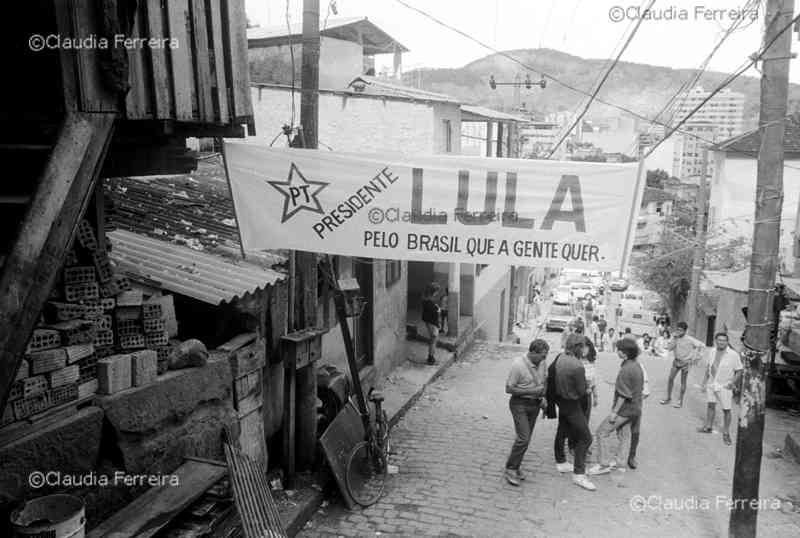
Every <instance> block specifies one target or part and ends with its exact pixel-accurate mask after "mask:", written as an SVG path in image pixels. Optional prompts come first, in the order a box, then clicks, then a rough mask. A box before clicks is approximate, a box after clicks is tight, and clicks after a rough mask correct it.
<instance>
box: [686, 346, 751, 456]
mask: <svg viewBox="0 0 800 538" xmlns="http://www.w3.org/2000/svg"><path fill="white" fill-rule="evenodd" d="M714 344H715V348H714V349H713V350H711V352H710V353H709V354H708V361H707V363H706V373H705V375H704V376H703V384H702V385H701V390H702V391H703V392H705V393H706V401H707V402H708V408H707V410H706V422H705V424H703V426H702V427H701V428H700V429H698V430H697V431H699V432H700V433H711V431H712V426H713V425H714V415H715V414H716V405H717V402H719V405H720V406H721V407H722V414H723V421H724V422H723V426H722V428H723V429H722V440H723V441H724V443H725V444H726V445H729V446H730V444H731V431H730V428H731V405H732V402H733V389H734V387H738V386H739V383H740V381H741V377H742V372H743V368H744V367H743V365H742V359H741V358H740V357H739V354H738V353H737V352H736V351H735V350H734V349H733V348H731V347H730V346H729V345H728V335H727V334H726V333H724V332H719V333H717V334H716V335H714Z"/></svg>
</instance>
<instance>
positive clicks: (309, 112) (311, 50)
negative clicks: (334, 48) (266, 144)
mask: <svg viewBox="0 0 800 538" xmlns="http://www.w3.org/2000/svg"><path fill="white" fill-rule="evenodd" d="M302 43H303V49H302V72H301V79H300V85H301V88H302V95H301V99H300V124H301V126H302V129H303V131H302V132H303V135H304V137H303V139H304V143H305V147H306V148H308V149H317V146H318V132H319V130H318V125H319V50H320V38H319V0H304V1H303V40H302ZM294 276H295V278H296V280H297V284H298V286H297V289H296V290H295V293H298V294H300V301H299V304H300V306H301V309H300V311H299V312H295V325H296V328H297V329H299V328H309V327H315V326H316V325H317V255H316V254H315V253H313V252H297V263H296V265H295V273H294ZM296 381H297V402H296V404H297V440H296V447H295V449H296V453H297V468H298V470H301V471H304V470H309V469H311V467H312V466H313V464H314V456H315V454H316V450H317V372H316V366H315V365H314V363H313V362H312V363H310V364H309V365H308V366H306V367H304V368H301V369H299V370H298V371H297V379H296Z"/></svg>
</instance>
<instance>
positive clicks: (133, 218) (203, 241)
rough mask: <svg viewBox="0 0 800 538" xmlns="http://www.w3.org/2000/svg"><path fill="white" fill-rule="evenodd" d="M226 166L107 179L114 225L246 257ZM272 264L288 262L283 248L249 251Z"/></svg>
mask: <svg viewBox="0 0 800 538" xmlns="http://www.w3.org/2000/svg"><path fill="white" fill-rule="evenodd" d="M224 178H225V176H224V171H223V169H222V166H221V165H220V164H219V163H217V162H205V161H200V162H199V163H198V170H197V171H196V173H194V174H190V175H179V176H148V177H136V178H133V177H124V178H113V179H107V180H105V192H106V196H108V197H110V198H111V200H112V201H113V207H114V209H113V212H112V213H113V214H112V216H111V219H110V220H111V225H112V228H118V229H121V230H127V231H130V232H134V233H137V234H140V235H143V236H146V237H151V238H154V239H158V240H160V241H163V242H167V243H172V244H176V245H183V246H186V247H188V248H191V249H193V250H196V251H198V252H201V251H202V252H207V253H209V254H213V255H216V256H221V257H229V258H241V254H240V242H239V234H238V232H237V229H236V220H235V218H234V209H233V201H232V200H231V196H230V192H229V190H228V184H227V182H226V181H225V179H224ZM250 257H253V258H256V259H258V261H259V262H260V263H262V264H263V265H265V266H266V267H272V266H274V265H278V264H282V263H285V261H286V258H285V256H283V255H281V254H280V253H279V252H259V253H248V258H250Z"/></svg>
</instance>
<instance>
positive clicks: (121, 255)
mask: <svg viewBox="0 0 800 538" xmlns="http://www.w3.org/2000/svg"><path fill="white" fill-rule="evenodd" d="M108 237H109V239H110V240H111V245H112V250H111V259H112V260H114V262H116V264H117V266H118V268H119V269H120V270H121V271H123V272H126V273H130V274H131V275H134V276H140V277H144V278H146V279H148V280H152V281H154V282H156V283H158V284H159V285H160V286H161V287H162V288H163V289H165V290H167V291H171V292H174V293H179V294H181V295H186V296H187V297H192V298H193V299H197V300H198V301H203V302H205V303H209V304H212V305H215V306H216V305H219V304H221V303H223V302H231V301H232V300H234V299H236V298H241V297H244V296H245V295H247V294H248V293H253V292H255V291H256V290H259V289H263V288H265V287H266V286H268V285H270V284H274V283H275V282H276V281H278V280H283V279H284V278H285V275H284V274H283V273H279V272H278V271H274V270H272V269H266V268H262V267H259V266H258V265H254V264H252V263H248V262H245V261H234V260H227V259H225V258H222V257H220V256H214V255H212V254H207V253H205V252H198V251H195V250H192V249H190V248H188V247H183V246H180V245H174V244H171V243H166V242H164V241H159V240H158V239H152V238H150V237H145V236H143V235H139V234H135V233H132V232H127V231H124V230H116V231H113V232H109V233H108Z"/></svg>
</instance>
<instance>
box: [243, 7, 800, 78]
mask: <svg viewBox="0 0 800 538" xmlns="http://www.w3.org/2000/svg"><path fill="white" fill-rule="evenodd" d="M405 1H406V3H408V4H410V5H412V6H415V7H417V8H420V9H422V10H424V11H426V12H428V13H430V14H431V15H433V16H434V17H436V18H438V19H440V20H442V21H443V22H446V23H448V24H450V25H451V26H454V27H456V28H458V29H460V30H462V31H463V32H465V33H467V34H469V35H471V36H473V37H475V38H477V39H479V40H480V41H482V42H484V43H486V44H487V45H490V46H492V47H494V48H496V49H499V50H513V49H521V48H537V47H547V48H552V49H557V50H560V51H563V52H567V53H570V54H573V55H576V56H580V57H583V58H608V57H612V56H613V55H614V54H615V51H616V50H617V48H618V47H619V46H620V45H621V40H622V39H623V37H624V36H625V35H627V33H628V32H629V31H630V30H631V28H632V26H633V24H634V23H635V19H636V13H637V11H638V12H639V13H640V14H641V13H643V12H644V8H643V6H646V5H647V3H648V2H649V0H644V1H642V0H639V1H634V0H629V1H627V2H626V1H624V0H622V1H620V0H405ZM757 2H758V0H753V1H750V2H749V1H748V0H673V1H669V0H662V1H659V0H656V1H655V3H654V5H653V7H652V12H651V14H650V15H649V16H644V17H643V18H644V19H645V20H644V22H643V23H642V24H641V26H640V28H639V30H638V32H637V34H636V35H635V36H634V38H633V41H632V42H631V44H630V45H629V47H628V49H627V50H626V51H625V53H624V55H623V56H622V60H623V61H630V62H637V63H645V64H650V65H660V66H668V67H675V68H694V67H698V66H699V65H700V63H701V62H702V61H703V60H704V59H705V57H706V56H707V55H708V54H709V53H710V52H711V50H712V49H713V48H714V45H715V44H716V43H717V41H718V40H719V39H720V37H721V36H722V35H723V33H724V32H725V29H726V28H728V27H729V26H730V25H731V23H732V22H733V20H734V18H735V17H737V16H739V17H741V18H742V21H741V26H740V28H739V29H738V30H737V31H736V32H734V33H733V34H732V35H731V36H729V37H728V39H727V40H726V41H725V43H724V44H723V45H722V47H721V48H720V49H719V51H718V52H717V53H716V55H715V56H714V58H713V59H712V61H711V63H710V66H709V69H710V70H714V71H722V72H726V73H729V72H732V71H735V70H736V69H737V68H739V67H740V66H741V65H742V63H743V62H744V61H745V60H746V59H747V57H748V56H749V55H751V54H752V53H753V52H755V51H757V50H758V49H759V47H760V46H761V44H762V31H763V27H764V25H763V20H764V7H763V6H764V5H765V4H766V0H761V2H760V5H758V6H757V11H753V10H752V9H751V10H749V11H746V12H742V11H741V10H740V8H741V7H742V6H744V5H746V4H756V3H757ZM334 3H335V5H336V9H337V11H338V15H334V14H333V13H330V15H329V16H330V17H337V16H338V17H354V16H363V17H367V18H368V19H369V20H371V21H372V22H373V23H375V24H376V25H378V26H379V27H380V28H382V29H383V30H384V31H386V32H387V33H388V34H389V35H391V36H392V37H393V38H394V39H395V40H397V41H399V42H400V43H402V44H403V45H405V46H406V47H407V48H408V49H410V52H408V53H406V54H405V55H404V56H403V68H404V70H408V69H412V68H415V67H461V66H463V65H465V64H467V63H469V62H471V61H473V60H477V59H479V58H482V57H484V56H486V55H487V54H490V51H489V50H487V49H485V48H484V47H481V46H480V45H477V44H475V43H473V42H472V41H470V40H468V39H467V38H465V37H464V36H461V35H459V34H457V33H455V32H453V31H451V30H447V29H445V28H443V27H441V26H439V25H437V24H436V23H434V22H432V21H430V20H428V19H426V18H425V17H424V16H423V15H421V14H419V13H417V12H414V11H412V10H410V9H408V8H406V7H404V6H402V5H401V4H400V3H399V2H398V1H397V0H335V2H329V0H320V10H321V14H320V17H321V19H324V18H325V16H326V14H327V13H328V10H329V6H330V5H331V4H334ZM302 4H303V2H302V0H246V10H247V15H248V18H249V19H250V21H251V23H254V24H259V25H261V26H268V25H276V24H285V23H286V10H287V6H288V10H289V17H290V19H291V21H292V22H299V21H300V20H301V19H302ZM796 41H797V34H796V33H793V49H795V50H796V48H797V47H796ZM376 64H377V67H378V69H379V70H380V66H381V65H390V64H391V58H388V57H386V58H380V57H379V58H377V59H376ZM791 69H792V72H791V74H790V79H791V80H792V82H797V83H800V66H798V64H797V62H796V61H795V62H792V67H791ZM747 74H748V75H752V76H758V73H757V72H756V71H755V70H753V69H751V70H750V71H749V72H748V73H747Z"/></svg>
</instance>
